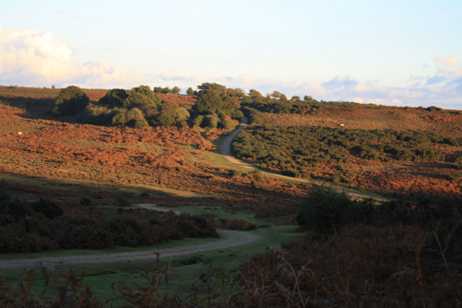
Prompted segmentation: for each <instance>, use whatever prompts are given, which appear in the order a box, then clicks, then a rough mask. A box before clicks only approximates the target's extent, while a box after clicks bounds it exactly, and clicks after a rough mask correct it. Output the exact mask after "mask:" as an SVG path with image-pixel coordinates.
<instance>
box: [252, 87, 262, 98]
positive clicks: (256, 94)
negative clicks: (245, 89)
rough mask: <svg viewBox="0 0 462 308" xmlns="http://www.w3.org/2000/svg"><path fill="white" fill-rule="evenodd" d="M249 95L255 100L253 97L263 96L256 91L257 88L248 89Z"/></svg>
mask: <svg viewBox="0 0 462 308" xmlns="http://www.w3.org/2000/svg"><path fill="white" fill-rule="evenodd" d="M249 96H250V97H251V98H252V99H253V100H255V99H262V98H263V95H261V93H260V92H258V91H257V90H253V89H252V90H250V91H249Z"/></svg>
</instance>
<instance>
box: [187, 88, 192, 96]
mask: <svg viewBox="0 0 462 308" xmlns="http://www.w3.org/2000/svg"><path fill="white" fill-rule="evenodd" d="M186 94H188V95H189V96H193V95H194V90H193V89H192V88H191V87H189V88H188V90H186Z"/></svg>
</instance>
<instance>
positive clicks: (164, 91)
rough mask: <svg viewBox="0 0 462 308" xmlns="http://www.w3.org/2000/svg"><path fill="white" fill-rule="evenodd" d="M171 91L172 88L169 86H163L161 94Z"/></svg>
mask: <svg viewBox="0 0 462 308" xmlns="http://www.w3.org/2000/svg"><path fill="white" fill-rule="evenodd" d="M170 93H172V90H171V89H170V87H165V88H163V89H162V94H170Z"/></svg>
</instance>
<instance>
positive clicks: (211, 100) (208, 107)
mask: <svg viewBox="0 0 462 308" xmlns="http://www.w3.org/2000/svg"><path fill="white" fill-rule="evenodd" d="M222 105H223V101H222V99H221V96H220V93H219V92H218V91H215V90H213V89H207V90H201V91H200V92H199V95H198V99H197V103H196V104H194V106H193V108H194V110H195V111H196V112H198V113H199V114H207V113H217V112H218V111H219V110H221V108H222Z"/></svg>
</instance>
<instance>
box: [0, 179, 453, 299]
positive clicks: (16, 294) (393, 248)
mask: <svg viewBox="0 0 462 308" xmlns="http://www.w3.org/2000/svg"><path fill="white" fill-rule="evenodd" d="M461 210H462V208H461V204H460V201H459V200H447V199H444V200H443V199H440V198H430V199H429V198H421V197H418V196H415V197H414V198H410V197H403V198H399V199H395V200H394V201H389V202H385V203H383V204H374V203H373V202H372V201H371V200H366V201H355V200H351V199H350V198H349V197H348V196H347V195H344V194H341V193H338V192H335V191H332V190H329V189H325V188H322V187H314V188H313V189H312V191H311V192H310V194H309V195H308V197H307V199H306V200H305V203H304V204H303V205H301V207H300V210H299V214H298V217H297V220H298V222H299V225H300V228H301V229H303V230H305V232H306V231H308V232H309V233H308V234H307V236H306V237H305V238H304V239H302V240H298V241H293V242H290V243H286V244H283V245H282V246H281V247H277V248H272V249H269V250H268V251H267V252H266V253H262V254H256V255H253V256H251V257H249V258H248V259H246V260H244V261H243V262H242V264H241V265H240V267H239V269H238V271H237V272H236V273H229V272H227V271H225V270H223V269H222V268H220V267H219V266H218V267H217V266H213V262H212V261H204V260H202V259H200V258H196V259H195V260H194V261H188V262H196V260H197V261H199V262H202V264H203V266H205V267H206V268H205V272H204V274H203V275H202V276H201V277H200V278H199V279H198V280H197V281H194V286H195V287H194V286H193V288H195V291H193V292H191V293H190V295H189V296H187V297H185V296H184V295H180V294H178V293H173V292H169V290H170V288H169V285H170V284H172V279H171V278H169V277H170V274H171V271H172V270H173V269H172V266H171V263H169V262H167V263H163V262H160V260H159V259H158V260H157V262H156V264H158V266H156V264H154V268H153V269H152V270H148V271H146V272H145V273H144V274H143V275H141V277H143V279H144V281H145V282H144V283H142V282H139V283H138V284H137V285H136V286H133V285H128V284H126V283H125V282H123V281H119V282H118V283H116V284H115V285H114V288H115V290H116V294H115V295H114V296H115V297H116V298H117V299H118V302H117V304H116V305H117V306H119V307H132V306H135V307H261V306H265V307H279V306H290V307H333V306H348V307H364V306H366V307H384V306H385V307H455V306H457V305H459V304H460V302H461V301H462V293H461V286H462V280H461V279H460V277H461V274H462V272H461V271H462V267H461V264H462V263H461V262H462V259H461V255H462V254H461V252H462V241H461V239H462V236H461V234H460V233H461V230H462V229H461V228H460V227H459V225H460V223H461V222H462V216H461V214H460V213H461ZM50 270H51V269H50V268H48V267H47V266H43V265H39V266H37V267H35V268H31V269H28V270H27V271H26V273H25V275H24V277H22V278H21V281H24V283H20V284H16V285H15V286H14V285H12V284H8V283H3V284H2V285H1V288H2V291H3V293H1V294H3V297H2V298H1V299H2V300H4V303H5V304H7V306H8V305H10V306H13V307H16V306H17V305H24V306H27V305H29V306H39V307H48V306H49V305H52V303H55V304H56V303H59V305H65V304H66V305H70V306H71V307H72V306H74V305H75V306H78V305H82V306H84V307H100V306H102V305H111V304H115V302H109V303H106V304H104V303H102V302H101V301H100V300H98V298H96V297H94V296H93V294H92V289H91V286H86V287H85V286H84V285H83V279H84V276H76V275H75V274H74V272H72V271H70V272H68V273H67V274H65V275H63V276H61V277H59V276H57V277H56V278H53V276H51V277H50V279H46V280H44V283H45V284H46V285H47V286H48V287H50V288H52V289H57V290H58V292H57V293H56V294H55V295H53V299H49V300H47V299H46V298H44V297H42V295H39V294H38V292H37V291H34V290H33V289H31V285H32V283H33V279H34V276H35V275H36V272H37V273H38V272H39V271H42V272H43V275H45V277H47V276H48V275H50ZM199 286H200V287H199ZM198 287H199V288H198ZM52 294H53V293H52ZM31 295H35V296H31ZM124 302H125V304H123V303H124ZM15 305H16V306H15Z"/></svg>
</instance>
